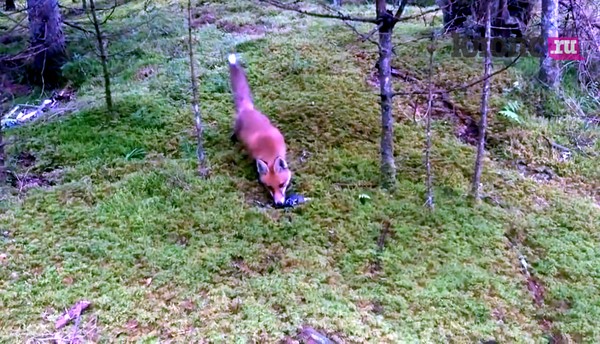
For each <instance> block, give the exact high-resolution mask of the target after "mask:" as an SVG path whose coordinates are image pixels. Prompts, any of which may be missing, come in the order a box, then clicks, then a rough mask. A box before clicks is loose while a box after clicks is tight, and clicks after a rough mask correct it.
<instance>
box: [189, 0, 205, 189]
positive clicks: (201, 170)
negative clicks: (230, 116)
mask: <svg viewBox="0 0 600 344" xmlns="http://www.w3.org/2000/svg"><path fill="white" fill-rule="evenodd" d="M187 5H188V8H187V24H188V50H189V57H190V79H191V82H192V109H193V111H194V119H195V120H194V124H195V127H196V138H197V147H196V156H197V158H198V174H199V175H200V176H201V177H206V176H207V175H208V169H207V167H206V153H205V152H204V145H203V139H202V132H203V130H204V127H203V125H202V113H201V112H200V105H199V96H198V82H197V81H196V67H195V62H196V61H195V60H194V43H193V42H194V41H193V38H192V0H188V4H187Z"/></svg>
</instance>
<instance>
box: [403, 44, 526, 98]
mask: <svg viewBox="0 0 600 344" xmlns="http://www.w3.org/2000/svg"><path fill="white" fill-rule="evenodd" d="M520 58H521V54H519V55H518V56H517V57H516V58H515V59H514V60H512V61H511V62H510V63H509V64H508V65H506V66H504V67H502V68H501V69H499V70H497V71H495V72H493V73H490V74H488V75H485V76H483V77H482V78H479V79H477V80H474V81H471V82H469V83H466V84H462V85H457V86H452V87H450V88H449V89H445V90H437V91H433V93H434V94H444V93H449V92H456V91H462V90H466V89H467V88H471V87H473V86H476V85H478V84H480V83H482V82H485V81H487V80H489V79H491V78H492V77H493V76H495V75H498V74H500V73H502V72H504V71H506V70H507V69H509V68H510V67H512V66H513V65H514V64H515V63H517V61H518V60H519V59H520ZM428 93H429V91H414V92H396V93H394V94H393V95H394V96H412V95H418V94H428Z"/></svg>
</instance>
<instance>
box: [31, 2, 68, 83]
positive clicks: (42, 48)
mask: <svg viewBox="0 0 600 344" xmlns="http://www.w3.org/2000/svg"><path fill="white" fill-rule="evenodd" d="M27 14H28V17H29V32H30V36H31V37H30V40H31V41H30V44H31V47H32V49H33V51H34V52H35V58H34V62H33V68H32V72H33V81H34V82H35V83H39V84H42V85H48V86H50V87H54V86H58V85H59V84H60V83H61V82H62V73H61V68H62V66H63V65H64V64H65V62H66V61H67V51H66V47H65V37H64V34H63V31H62V18H61V15H60V9H59V7H58V0H27Z"/></svg>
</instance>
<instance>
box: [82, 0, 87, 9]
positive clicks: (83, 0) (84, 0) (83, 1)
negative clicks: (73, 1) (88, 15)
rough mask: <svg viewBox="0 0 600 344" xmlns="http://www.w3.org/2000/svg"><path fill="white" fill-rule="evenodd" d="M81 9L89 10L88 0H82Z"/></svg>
mask: <svg viewBox="0 0 600 344" xmlns="http://www.w3.org/2000/svg"><path fill="white" fill-rule="evenodd" d="M81 9H82V10H84V11H87V0H81Z"/></svg>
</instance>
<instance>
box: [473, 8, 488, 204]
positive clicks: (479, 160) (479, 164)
mask: <svg viewBox="0 0 600 344" xmlns="http://www.w3.org/2000/svg"><path fill="white" fill-rule="evenodd" d="M490 14H491V13H490V6H486V12H485V38H486V39H485V59H484V60H485V61H484V72H483V77H484V78H485V81H484V82H483V92H482V94H481V120H480V122H479V139H478V142H477V157H476V159H475V172H474V173H473V185H472V189H471V193H472V196H473V198H474V199H475V201H476V202H478V201H479V199H480V197H481V196H480V189H481V187H480V184H481V173H482V170H483V154H484V151H485V133H486V130H487V113H488V99H489V95H490V78H489V77H488V76H489V75H490V72H491V69H492V58H491V55H492V52H491V49H490V45H491V44H490V41H491V39H490V35H491V15H490Z"/></svg>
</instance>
